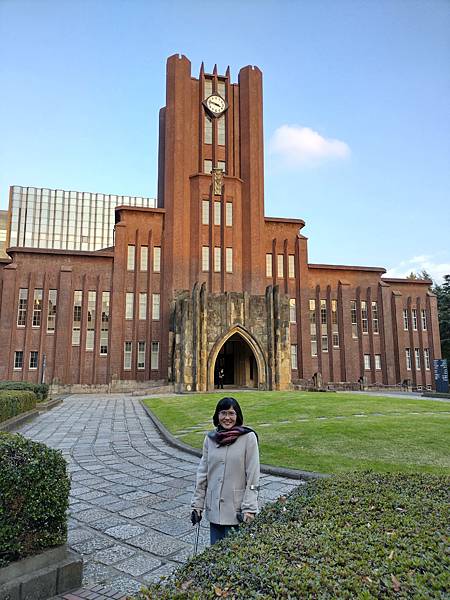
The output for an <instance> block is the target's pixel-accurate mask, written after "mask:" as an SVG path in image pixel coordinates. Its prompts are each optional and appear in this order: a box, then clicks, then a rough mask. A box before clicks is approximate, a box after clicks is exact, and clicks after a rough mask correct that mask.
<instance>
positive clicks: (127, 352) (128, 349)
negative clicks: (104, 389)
mask: <svg viewBox="0 0 450 600" xmlns="http://www.w3.org/2000/svg"><path fill="white" fill-rule="evenodd" d="M132 354H133V348H132V343H131V342H124V343H123V368H124V370H125V371H130V370H131V359H132Z"/></svg>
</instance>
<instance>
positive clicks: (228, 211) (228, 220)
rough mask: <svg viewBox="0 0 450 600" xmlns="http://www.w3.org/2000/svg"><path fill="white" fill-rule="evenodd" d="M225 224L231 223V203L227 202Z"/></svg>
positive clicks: (228, 225) (229, 225) (229, 224)
mask: <svg viewBox="0 0 450 600" xmlns="http://www.w3.org/2000/svg"><path fill="white" fill-rule="evenodd" d="M225 225H226V226H227V227H232V225H233V203H232V202H227V203H226V204H225Z"/></svg>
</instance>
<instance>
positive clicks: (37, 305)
mask: <svg viewBox="0 0 450 600" xmlns="http://www.w3.org/2000/svg"><path fill="white" fill-rule="evenodd" d="M43 298H44V290H43V289H42V288H35V290H34V293H33V307H32V308H33V313H32V318H31V325H32V327H36V328H38V327H41V324H42V309H43ZM57 300H58V291H57V290H49V291H48V298H47V333H54V331H55V326H56V308H57ZM27 315H28V289H27V288H20V289H19V302H18V305H17V326H18V327H25V326H26V324H27Z"/></svg>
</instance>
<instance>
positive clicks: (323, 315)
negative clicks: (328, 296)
mask: <svg viewBox="0 0 450 600" xmlns="http://www.w3.org/2000/svg"><path fill="white" fill-rule="evenodd" d="M320 323H321V324H322V325H326V324H327V301H326V300H321V301H320Z"/></svg>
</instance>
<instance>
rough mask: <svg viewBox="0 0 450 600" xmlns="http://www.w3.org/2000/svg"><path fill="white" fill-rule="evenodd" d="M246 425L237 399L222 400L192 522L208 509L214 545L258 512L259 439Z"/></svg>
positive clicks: (200, 473)
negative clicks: (204, 509)
mask: <svg viewBox="0 0 450 600" xmlns="http://www.w3.org/2000/svg"><path fill="white" fill-rule="evenodd" d="M243 422H244V418H243V416H242V411H241V407H240V406H239V404H238V402H237V400H235V399H234V398H222V400H220V401H219V403H218V404H217V406H216V410H215V412H214V416H213V423H214V425H215V426H216V429H215V430H214V431H210V432H209V433H208V435H207V436H206V437H205V441H204V443H203V455H202V458H201V460H200V464H199V466H198V470H197V481H196V485H195V491H194V496H193V498H192V503H191V506H192V508H193V513H192V520H193V523H195V522H198V521H199V520H200V519H201V516H202V511H203V508H206V515H207V517H208V520H209V522H210V535H211V544H215V543H216V542H217V541H219V540H221V539H222V538H224V537H225V536H226V535H228V534H229V533H230V531H232V530H233V529H236V528H237V526H238V524H239V522H240V521H244V522H249V521H251V520H252V519H253V518H254V517H255V514H256V512H257V510H258V484H259V449H258V438H257V436H256V433H255V432H254V431H253V430H252V429H250V428H249V427H244V426H243Z"/></svg>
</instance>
